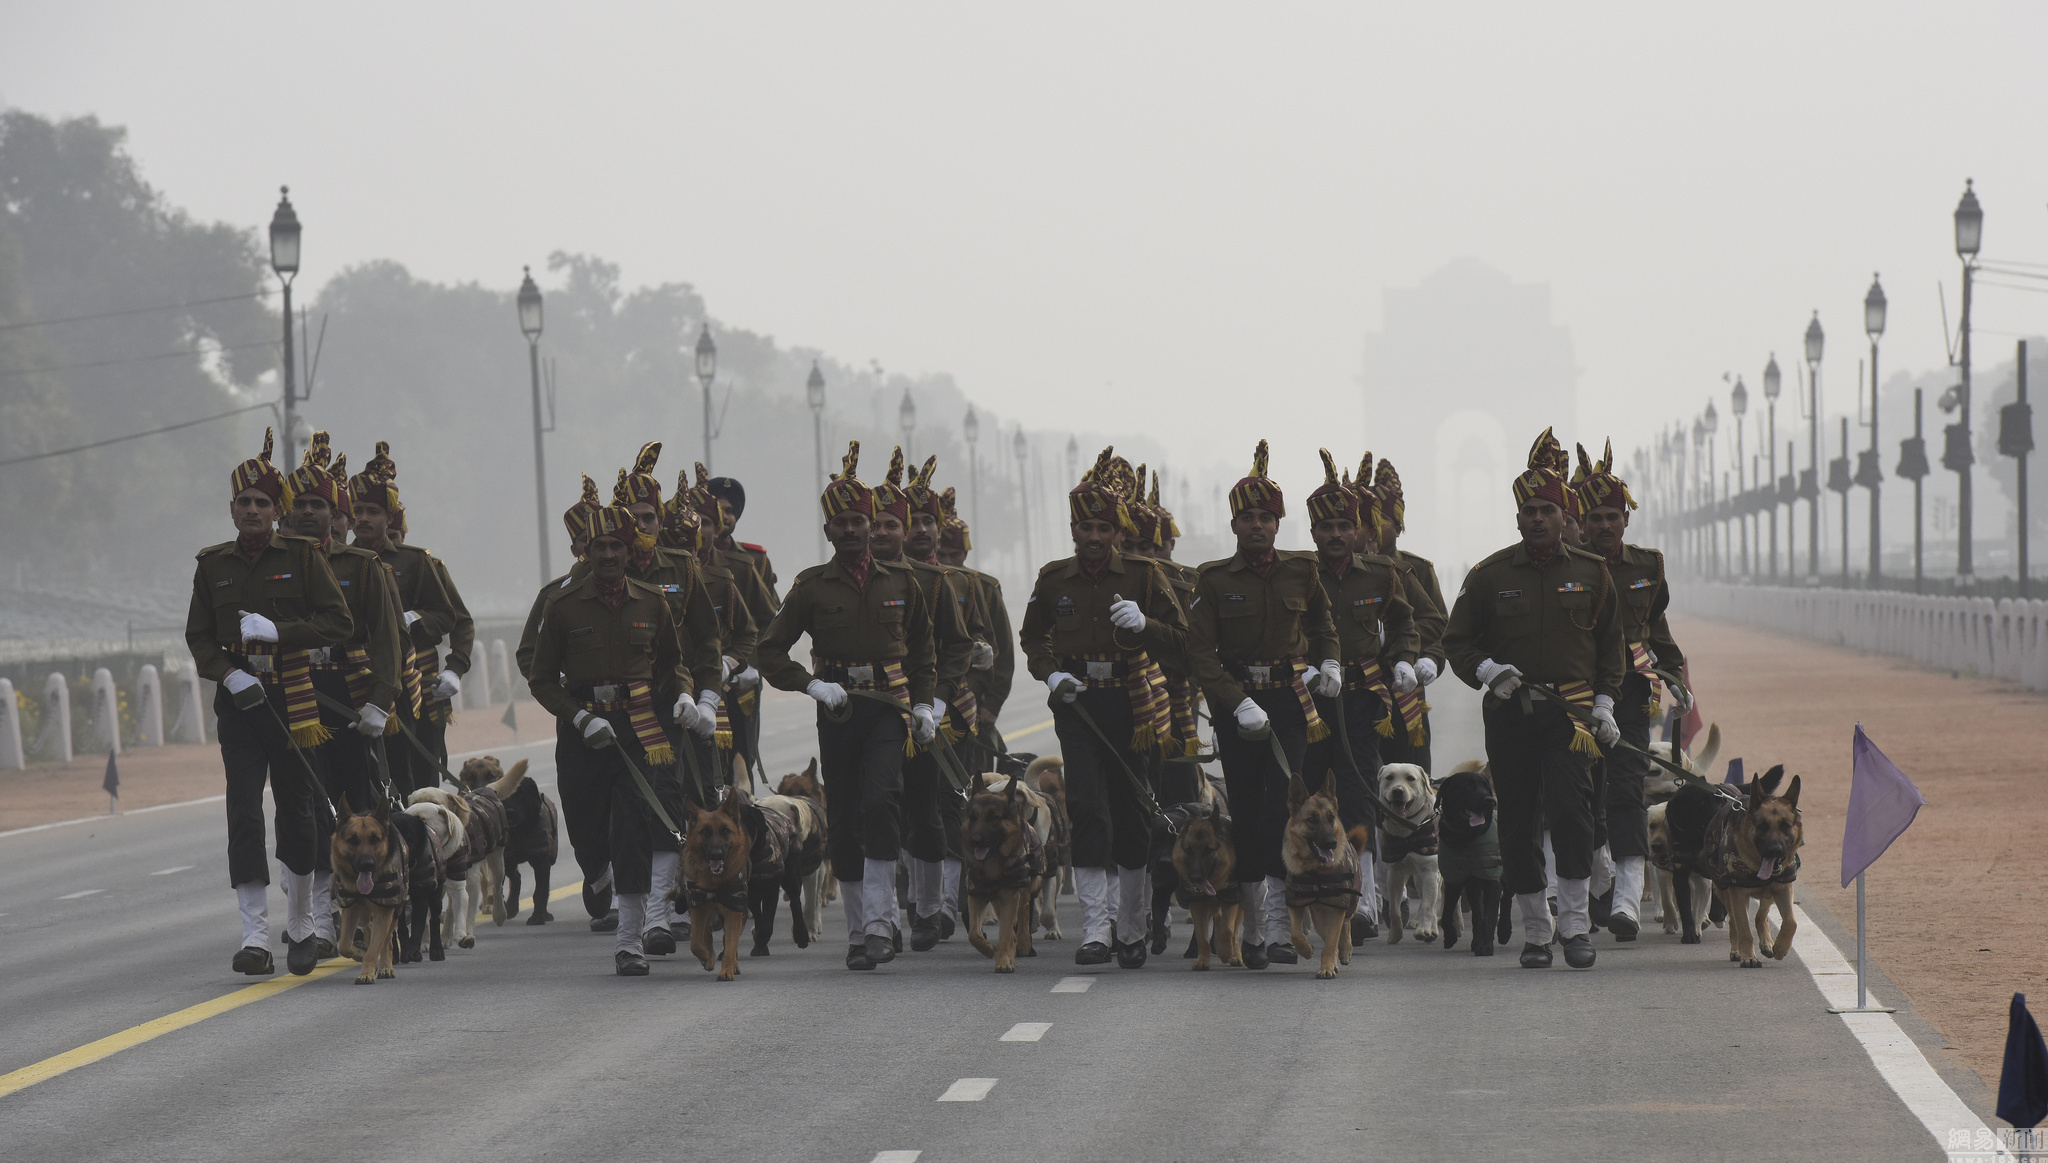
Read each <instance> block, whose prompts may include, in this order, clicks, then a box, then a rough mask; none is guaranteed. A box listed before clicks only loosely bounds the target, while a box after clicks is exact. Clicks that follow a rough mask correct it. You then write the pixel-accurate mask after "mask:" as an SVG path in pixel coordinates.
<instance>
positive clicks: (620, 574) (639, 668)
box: [527, 506, 699, 977]
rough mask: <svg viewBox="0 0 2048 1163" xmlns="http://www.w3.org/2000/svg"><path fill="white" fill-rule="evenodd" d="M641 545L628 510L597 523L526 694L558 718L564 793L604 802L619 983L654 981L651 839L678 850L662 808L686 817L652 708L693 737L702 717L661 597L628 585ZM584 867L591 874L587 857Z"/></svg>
mask: <svg viewBox="0 0 2048 1163" xmlns="http://www.w3.org/2000/svg"><path fill="white" fill-rule="evenodd" d="M637 533H638V527H637V525H636V523H635V521H634V518H633V515H632V514H631V513H630V512H628V511H627V510H625V509H624V508H621V507H616V506H614V507H611V508H606V509H602V510H600V511H599V512H598V513H597V515H596V517H595V519H594V520H593V521H592V524H591V527H590V534H591V536H590V543H589V546H588V558H587V560H588V567H587V569H585V570H584V572H583V574H582V576H581V577H577V578H575V580H573V581H571V582H570V583H569V585H568V586H567V587H566V588H564V589H562V590H561V592H559V593H557V594H556V595H555V596H554V598H553V600H551V601H550V602H549V603H548V604H547V608H546V609H545V611H543V613H542V615H541V625H540V633H539V636H538V638H537V640H536V642H535V644H534V654H533V671H532V675H531V677H530V679H529V681H528V684H527V685H528V687H529V689H531V690H532V691H533V697H534V700H535V701H536V702H538V703H540V705H541V706H542V707H545V708H546V709H547V710H548V711H549V712H550V713H551V714H553V715H554V716H555V763H556V765H557V767H558V769H559V771H560V776H561V785H562V787H563V788H565V789H566V788H568V787H569V786H572V785H575V786H581V787H584V788H595V789H601V795H602V798H603V799H604V800H606V801H607V807H608V809H609V811H608V819H607V821H606V826H607V832H608V834H609V855H610V862H611V874H612V885H611V887H612V893H613V896H612V899H613V901H614V902H615V904H616V905H617V908H618V910H619V920H618V938H617V950H616V951H615V952H614V954H613V958H612V962H613V968H614V970H615V971H616V972H617V973H618V974H619V975H620V976H621V977H644V976H646V975H647V958H646V952H645V949H646V947H645V942H644V937H643V934H644V933H645V932H646V931H647V925H646V918H647V912H648V903H649V902H648V893H649V891H650V890H651V889H652V887H653V872H654V859H655V847H656V844H655V833H656V832H657V831H659V832H661V833H663V834H664V835H666V836H667V842H668V846H669V847H671V848H673V847H674V845H675V836H674V834H673V833H671V832H669V830H668V827H667V825H666V824H663V823H660V822H658V817H657V815H656V812H655V806H654V804H655V801H656V800H657V799H658V800H659V802H660V807H661V810H662V811H664V812H666V813H667V816H668V819H669V820H670V821H673V820H675V818H676V817H677V815H678V814H679V813H680V812H681V809H682V802H681V796H680V795H679V794H678V791H679V788H678V786H677V784H676V782H675V779H674V775H673V771H672V768H671V765H672V764H674V763H675V761H676V756H675V750H674V744H673V743H672V742H671V738H670V735H669V733H668V731H667V730H666V729H665V728H664V727H663V725H662V721H661V718H660V717H659V716H658V715H657V714H656V708H657V707H665V708H667V709H668V711H669V717H670V718H671V719H672V720H673V721H674V722H676V723H677V724H679V725H680V726H681V727H683V728H684V729H686V730H687V729H694V728H695V727H696V725H697V719H698V715H699V708H698V704H697V702H696V701H695V700H694V696H695V694H696V687H695V683H694V682H693V681H692V679H691V673H690V668H689V667H688V666H686V665H685V664H684V659H683V651H682V646H681V643H680V642H679V640H678V638H677V636H676V627H675V622H674V619H673V618H672V616H671V615H670V613H669V603H668V601H667V600H666V599H665V596H664V594H663V593H662V591H661V590H660V589H658V588H656V587H655V586H653V585H649V584H648V583H646V582H643V581H640V580H638V579H636V578H632V577H628V576H627V561H628V558H629V557H630V556H631V555H632V553H633V548H632V544H633V542H634V541H635V540H636V534H637ZM643 780H644V782H643ZM593 798H596V797H593ZM564 799H565V800H566V799H567V796H566V795H565V796H564ZM577 859H578V862H579V863H585V861H584V857H583V854H582V852H581V851H579V852H578V853H577ZM585 870H586V874H587V872H588V870H589V866H588V864H587V863H585Z"/></svg>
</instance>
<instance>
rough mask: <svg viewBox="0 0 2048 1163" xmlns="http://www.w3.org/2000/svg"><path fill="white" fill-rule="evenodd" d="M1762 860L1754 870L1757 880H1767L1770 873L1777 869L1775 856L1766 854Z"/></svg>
mask: <svg viewBox="0 0 2048 1163" xmlns="http://www.w3.org/2000/svg"><path fill="white" fill-rule="evenodd" d="M1763 860H1764V862H1763V864H1762V865H1761V866H1760V867H1758V868H1757V870H1756V878H1757V879H1758V880H1769V879H1770V878H1771V873H1773V872H1775V871H1777V868H1778V861H1777V858H1775V857H1771V856H1766V857H1764V858H1763Z"/></svg>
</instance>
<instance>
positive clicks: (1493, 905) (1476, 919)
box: [1465, 880, 1505, 957]
mask: <svg viewBox="0 0 2048 1163" xmlns="http://www.w3.org/2000/svg"><path fill="white" fill-rule="evenodd" d="M1465 895H1466V896H1467V897H1468V898H1469V899H1471V901H1472V902H1473V907H1472V955H1473V956H1474V957H1491V956H1493V943H1494V942H1493V934H1494V926H1495V925H1497V924H1499V923H1500V914H1501V913H1502V912H1503V911H1505V910H1504V909H1503V908H1502V907H1501V891H1500V882H1499V881H1497V880H1474V881H1470V882H1468V883H1467V884H1466V886H1465Z"/></svg>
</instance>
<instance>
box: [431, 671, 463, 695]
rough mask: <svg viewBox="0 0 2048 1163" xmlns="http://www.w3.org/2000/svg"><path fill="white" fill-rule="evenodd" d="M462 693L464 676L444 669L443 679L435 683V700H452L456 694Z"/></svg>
mask: <svg viewBox="0 0 2048 1163" xmlns="http://www.w3.org/2000/svg"><path fill="white" fill-rule="evenodd" d="M461 693H462V676H461V675H459V674H457V673H455V672H454V671H452V670H444V671H442V672H441V681H439V682H437V683H435V684H434V701H435V702H437V703H445V702H450V701H452V700H453V699H454V698H455V696H456V695H459V694H461Z"/></svg>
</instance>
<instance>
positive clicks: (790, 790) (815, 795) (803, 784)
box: [775, 758, 839, 937]
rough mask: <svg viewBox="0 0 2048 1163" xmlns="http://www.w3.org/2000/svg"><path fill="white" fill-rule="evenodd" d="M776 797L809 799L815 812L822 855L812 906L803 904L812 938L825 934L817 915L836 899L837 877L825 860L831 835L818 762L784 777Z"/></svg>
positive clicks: (812, 762)
mask: <svg viewBox="0 0 2048 1163" xmlns="http://www.w3.org/2000/svg"><path fill="white" fill-rule="evenodd" d="M775 794H776V795H779V796H788V797H789V798H790V799H795V800H809V801H810V802H811V806H812V807H814V808H816V809H817V813H816V815H817V820H818V849H819V852H820V853H821V855H820V856H819V869H820V871H819V872H818V886H819V888H818V895H817V897H816V898H815V903H813V901H812V900H810V899H807V900H806V901H805V902H804V926H805V927H806V928H808V929H810V931H811V935H812V936H814V937H815V936H818V935H819V934H821V933H823V932H824V929H822V928H821V927H820V926H821V925H822V924H823V921H822V919H821V918H820V916H819V911H820V910H821V909H822V908H823V907H824V906H826V905H829V904H831V903H832V902H833V901H836V900H838V899H839V878H838V877H836V876H833V875H832V865H831V863H830V862H829V861H827V860H825V856H826V855H829V854H830V853H831V851H832V846H831V839H832V832H831V829H830V821H828V820H827V819H826V818H825V785H824V784H822V783H819V782H818V761H817V759H816V758H813V759H812V760H811V763H810V766H809V767H806V768H804V769H803V770H802V771H798V772H792V773H791V774H789V775H785V776H783V777H782V782H781V783H779V784H776V785H775Z"/></svg>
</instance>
